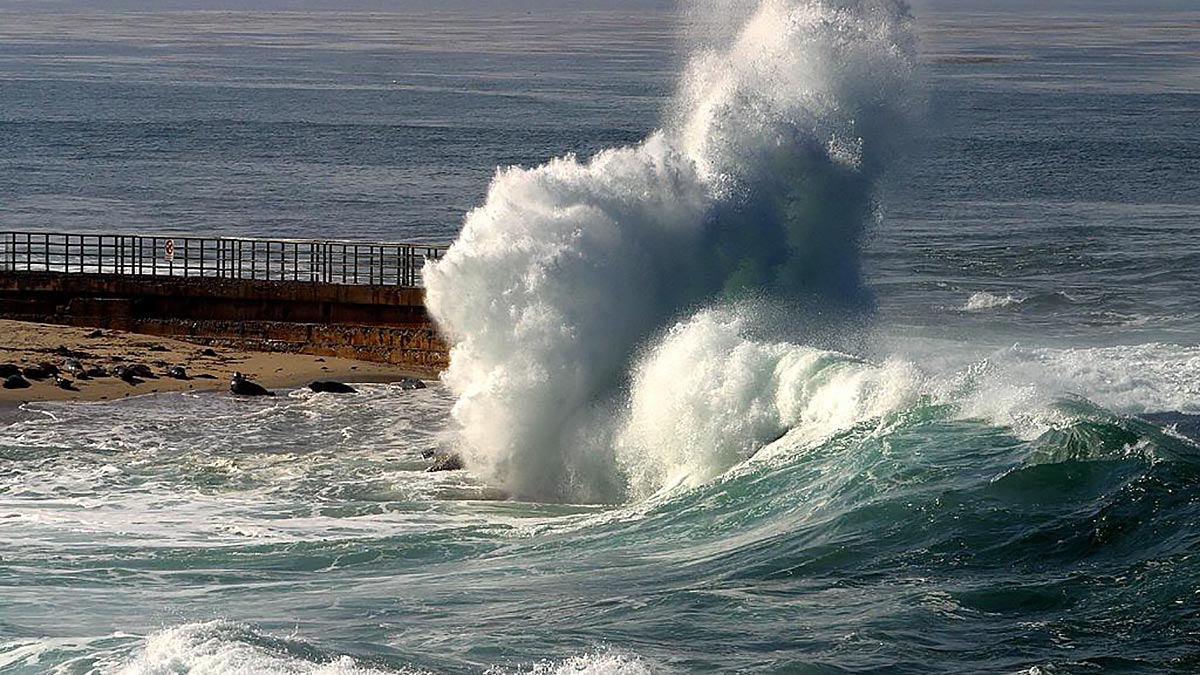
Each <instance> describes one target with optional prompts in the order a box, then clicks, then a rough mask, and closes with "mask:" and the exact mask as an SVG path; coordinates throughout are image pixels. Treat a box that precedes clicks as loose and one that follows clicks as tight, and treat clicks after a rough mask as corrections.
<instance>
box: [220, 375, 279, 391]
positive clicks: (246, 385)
mask: <svg viewBox="0 0 1200 675" xmlns="http://www.w3.org/2000/svg"><path fill="white" fill-rule="evenodd" d="M229 393H231V394H236V395H238V396H274V395H275V392H272V391H267V390H266V389H265V388H263V386H262V385H259V384H255V383H254V382H251V381H250V380H247V379H246V376H244V375H242V374H241V373H234V374H233V379H232V380H230V381H229Z"/></svg>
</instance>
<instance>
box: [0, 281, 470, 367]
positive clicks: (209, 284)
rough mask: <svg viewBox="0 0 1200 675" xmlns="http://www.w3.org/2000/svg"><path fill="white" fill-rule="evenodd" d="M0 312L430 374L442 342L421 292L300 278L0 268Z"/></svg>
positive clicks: (443, 358)
mask: <svg viewBox="0 0 1200 675" xmlns="http://www.w3.org/2000/svg"><path fill="white" fill-rule="evenodd" d="M0 317H2V318H7V319H19V320H25V321H41V322H44V323H61V324H68V325H75V326H95V327H99V328H114V329H119V330H128V331H133V332H137V333H146V334H149V335H161V336H165V337H174V338H182V339H187V340H191V341H195V342H200V343H204V344H221V345H225V346H229V347H235V348H239V349H251V350H259V351H287V352H300V353H305V354H317V355H323V356H343V357H348V358H356V359H361V360H365V361H379V362H386V363H395V364H401V365H407V366H412V367H414V368H418V369H421V370H424V371H437V370H440V369H442V368H444V367H445V365H446V362H447V350H446V346H445V344H444V343H442V341H441V340H440V339H439V338H438V337H437V334H436V331H435V330H434V327H433V324H432V322H431V321H430V320H429V317H428V314H427V313H426V311H425V303H424V293H423V291H421V289H414V288H398V287H394V286H366V285H361V286H350V285H338V284H313V283H307V282H279V281H250V280H234V279H205V278H195V277H191V278H183V277H177V278H163V277H145V276H117V275H105V274H62V273H51V272H0Z"/></svg>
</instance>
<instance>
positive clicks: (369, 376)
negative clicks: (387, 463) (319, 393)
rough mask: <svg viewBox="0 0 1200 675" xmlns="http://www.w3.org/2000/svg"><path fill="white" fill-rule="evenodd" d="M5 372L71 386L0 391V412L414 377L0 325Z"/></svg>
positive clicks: (323, 360) (345, 362)
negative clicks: (249, 386)
mask: <svg viewBox="0 0 1200 675" xmlns="http://www.w3.org/2000/svg"><path fill="white" fill-rule="evenodd" d="M71 360H74V361H76V362H78V363H79V364H80V365H82V366H83V368H84V369H85V370H89V369H90V370H93V372H97V371H99V370H103V371H105V373H106V374H105V375H104V376H93V377H87V378H82V377H79V375H78V374H77V373H75V372H68V369H67V366H68V362H69V361H71ZM4 364H12V365H15V366H17V367H18V368H20V369H22V370H24V369H26V368H31V367H38V366H41V365H42V364H48V365H50V366H53V367H55V368H57V369H59V370H60V371H62V373H61V376H62V377H63V378H64V379H66V380H69V381H70V386H69V388H62V387H60V386H59V384H58V383H57V382H56V381H55V378H54V377H53V376H50V377H46V378H44V379H40V380H39V379H33V378H29V377H26V378H25V379H26V381H28V382H29V384H30V386H29V387H28V388H23V389H0V406H9V405H18V404H20V403H24V402H30V401H71V400H77V401H103V400H112V399H120V398H128V397H130V396H141V395H145V394H154V393H165V392H173V391H188V390H203V389H226V388H227V387H228V386H229V379H230V376H231V375H232V374H233V373H234V372H235V371H239V372H241V373H243V374H244V375H245V376H246V377H247V378H249V379H250V380H252V381H254V382H257V383H259V384H261V385H263V386H264V387H267V388H269V389H280V390H286V389H289V388H294V387H300V386H304V385H307V384H308V383H309V382H312V381H314V380H334V381H339V382H391V381H394V380H398V379H400V378H402V377H406V376H408V377H418V376H419V375H418V374H417V373H414V372H412V371H411V370H406V369H404V368H401V367H397V366H391V365H387V364H382V363H369V362H363V361H353V360H350V359H342V358H336V357H331V356H324V357H322V356H311V355H306V354H284V353H265V352H241V351H234V350H229V349H222V348H208V347H204V346H201V345H196V344H192V343H189V342H182V341H179V340H172V339H169V338H160V337H154V336H148V335H139V334H136V333H126V332H123V331H115V330H98V329H92V328H79V327H74V326H57V325H50V324H42V323H28V322H22V321H9V320H0V366H2V365H4ZM119 366H124V367H126V368H135V367H137V366H145V367H146V368H147V369H148V370H149V374H148V375H143V376H138V377H135V378H130V381H126V380H122V379H120V378H119V377H115V376H113V375H112V374H111V373H112V371H113V370H114V369H116V368H117V367H119ZM173 366H182V367H183V368H184V369H185V372H186V375H187V378H188V379H175V378H172V377H170V376H168V375H167V371H168V369H169V368H171V367H173ZM142 372H143V373H144V372H146V371H145V370H142ZM425 377H428V376H427V375H426V376H425Z"/></svg>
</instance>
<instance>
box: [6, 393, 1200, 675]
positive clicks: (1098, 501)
mask: <svg viewBox="0 0 1200 675" xmlns="http://www.w3.org/2000/svg"><path fill="white" fill-rule="evenodd" d="M369 389H370V390H369V392H368V394H367V396H366V398H367V401H368V403H367V404H366V405H365V408H364V407H363V403H362V402H361V401H360V402H359V405H357V406H347V405H345V404H344V403H339V402H337V401H336V399H333V398H331V397H328V396H313V397H310V396H306V395H301V394H296V395H294V396H293V397H291V398H288V399H285V400H283V401H280V402H274V403H267V404H258V403H250V404H246V403H245V402H234V401H230V400H228V399H223V398H220V397H216V396H192V397H187V396H179V397H159V398H152V399H145V400H138V401H130V402H125V403H121V404H105V405H95V406H55V405H42V406H38V407H37V410H38V411H39V417H38V418H36V419H33V420H28V421H25V422H18V423H16V424H14V425H10V426H9V427H7V428H5V429H4V430H3V433H2V435H0V453H2V456H3V458H4V461H5V471H4V474H3V477H2V480H3V483H0V512H2V513H3V516H4V517H3V518H2V519H0V529H2V530H3V534H4V541H5V542H6V543H5V544H4V547H3V549H2V550H0V555H2V556H3V562H2V563H0V585H2V586H3V588H4V595H5V601H6V610H5V612H4V615H3V618H2V619H0V672H4V673H35V672H36V673H40V672H62V673H77V672H78V673H86V672H121V673H167V672H170V673H175V672H193V673H218V672H220V673H228V672H238V673H242V672H244V673H373V672H385V673H393V672H483V671H487V670H488V669H492V670H491V671H490V672H579V671H583V672H638V673H640V672H702V671H707V672H712V671H734V670H751V671H758V672H883V671H886V672H899V673H906V672H912V673H917V672H921V673H928V672H945V673H958V672H1025V671H1029V670H1030V669H1031V668H1040V669H1042V672H1090V671H1092V670H1094V669H1096V668H1100V669H1104V670H1115V671H1119V672H1139V671H1145V672H1189V671H1190V670H1194V668H1195V667H1196V665H1197V660H1196V658H1197V657H1196V655H1195V649H1194V645H1193V642H1192V641H1191V640H1190V638H1189V637H1188V636H1190V635H1193V634H1194V631H1195V630H1196V628H1197V625H1196V617H1195V613H1194V612H1193V611H1192V607H1193V606H1194V603H1193V596H1194V589H1195V584H1196V582H1197V579H1198V575H1200V569H1197V567H1196V563H1195V560H1194V555H1192V553H1193V551H1194V547H1195V543H1196V542H1195V534H1194V532H1192V528H1191V523H1192V522H1194V519H1195V518H1196V517H1197V515H1198V514H1197V506H1196V504H1197V502H1198V499H1197V498H1198V496H1200V491H1198V479H1200V471H1198V468H1200V466H1198V464H1197V452H1198V451H1200V449H1198V448H1197V446H1196V445H1195V444H1194V443H1193V442H1192V441H1190V440H1188V439H1187V438H1186V437H1184V436H1182V435H1180V434H1178V433H1177V432H1176V431H1175V430H1174V429H1178V428H1185V429H1186V427H1187V421H1188V420H1189V419H1190V418H1189V417H1187V416H1176V417H1175V418H1174V419H1172V420H1168V421H1169V422H1170V426H1169V427H1167V428H1164V427H1163V426H1159V425H1156V424H1152V423H1150V422H1148V421H1145V420H1142V419H1138V418H1135V417H1129V416H1123V415H1118V414H1114V413H1111V412H1107V411H1105V410H1104V409H1102V408H1100V407H1097V406H1095V405H1092V404H1090V403H1087V402H1085V401H1082V400H1079V399H1062V400H1059V401H1057V402H1056V403H1054V404H1053V405H1052V406H1050V409H1049V412H1051V413H1053V416H1054V417H1055V418H1056V419H1057V420H1058V423H1057V424H1055V425H1054V426H1053V427H1050V428H1048V429H1047V430H1046V431H1044V432H1043V433H1041V434H1039V435H1036V436H1031V437H1026V438H1022V437H1019V436H1017V435H1015V434H1014V433H1013V430H1012V428H1011V427H1007V426H998V425H995V424H992V423H989V422H985V421H983V420H980V419H971V418H963V417H962V416H961V414H960V411H959V410H957V409H956V408H955V406H953V405H946V404H934V403H932V402H930V401H929V400H923V401H918V402H917V403H915V404H914V405H912V406H909V407H907V408H904V409H901V410H897V411H895V412H893V413H890V414H887V415H884V416H882V417H879V418H873V419H870V420H865V421H863V422H861V423H858V424H856V425H853V426H852V427H850V428H847V429H843V430H841V431H838V432H836V433H834V434H831V435H829V436H827V437H825V438H821V439H817V440H805V439H804V437H803V435H802V434H798V433H796V432H792V433H789V434H787V435H785V436H783V437H782V438H780V439H779V440H777V441H775V442H774V443H772V444H770V445H768V446H767V447H765V448H764V449H762V450H761V451H760V452H759V453H758V454H757V455H755V456H754V458H752V459H751V460H749V461H746V462H743V463H741V464H739V465H737V466H735V467H734V468H733V469H731V470H730V471H728V472H726V473H724V474H723V475H721V476H719V477H717V478H715V479H713V480H711V481H709V482H706V483H703V484H701V485H699V486H697V487H691V488H686V487H678V488H676V489H674V490H670V491H666V492H661V493H659V494H657V495H655V496H653V497H651V498H649V499H646V500H642V501H637V502H632V503H629V504H625V505H620V506H590V507H587V506H571V505H542V504H534V503H518V502H507V501H489V500H487V499H486V498H487V497H489V496H491V495H490V494H489V493H488V492H487V491H486V488H485V487H484V486H482V485H481V484H479V483H476V482H474V481H473V480H472V479H470V478H469V477H462V476H452V475H451V476H447V475H441V476H439V475H435V474H426V473H423V472H422V471H420V470H419V469H420V468H421V465H420V463H419V461H418V460H417V459H416V457H415V455H416V453H417V450H416V449H415V448H417V447H419V445H418V444H415V443H413V442H412V441H413V437H411V436H406V434H408V433H410V429H408V428H406V427H408V424H407V422H406V418H405V416H403V415H402V416H401V422H400V423H399V424H397V425H396V427H395V428H385V427H382V426H381V427H377V428H375V429H368V428H364V426H363V425H362V422H363V421H364V420H366V419H370V418H371V417H372V415H373V413H372V410H373V409H374V410H378V409H379V408H381V407H391V408H395V407H397V406H399V405H401V404H403V405H405V406H406V408H407V409H408V410H410V411H413V413H412V415H413V418H412V421H416V420H417V419H421V420H422V421H424V422H425V423H432V424H433V425H436V420H437V415H436V414H435V411H437V410H441V412H440V413H438V414H440V415H441V416H442V419H444V417H445V408H444V403H445V397H446V396H447V394H445V393H444V392H443V391H441V390H440V389H438V388H434V389H432V390H430V391H428V392H424V393H422V392H415V393H414V392H400V391H398V390H396V391H393V390H391V389H389V388H387V387H374V388H369ZM201 409H204V410H209V411H210V412H215V413H216V414H213V415H211V416H210V417H211V418H212V419H211V420H210V421H198V420H200V416H199V415H198V414H192V415H188V416H182V415H181V414H180V413H184V412H188V411H191V412H192V413H198V412H199V410H201ZM421 410H424V412H423V413H422V412H420V411H421ZM222 411H229V412H231V413H236V414H237V417H236V418H223V417H222V415H221V412H222ZM422 415H427V416H425V417H422ZM239 419H240V420H241V421H240V422H239V421H235V420H239ZM170 420H177V422H175V424H176V425H177V426H174V427H173V426H172V423H171V421H170ZM304 420H308V421H307V422H305V421H304ZM305 424H312V425H316V426H319V427H320V428H327V429H334V428H338V427H339V426H342V428H345V429H349V430H353V431H352V432H350V433H349V435H350V436H351V438H350V439H346V440H342V441H331V442H330V443H329V445H328V446H326V447H320V446H318V445H316V444H313V443H308V442H303V441H301V440H300V439H301V438H302V435H303V434H304V433H305V430H304V429H303V428H294V429H293V431H292V432H291V433H287V434H285V433H282V432H278V430H281V429H283V428H284V427H285V426H296V425H299V426H300V427H303V425H305ZM197 427H199V428H197ZM114 428H115V429H117V430H123V431H119V432H113V433H110V434H109V437H108V438H104V435H105V432H104V429H114ZM185 429H186V431H185ZM254 429H260V430H263V429H265V430H276V432H269V431H268V432H267V433H263V434H261V435H255V434H254V433H252V432H251V430H254ZM155 431H156V432H157V433H154V432H155ZM401 439H403V440H401ZM114 445H115V446H119V449H117V447H114Z"/></svg>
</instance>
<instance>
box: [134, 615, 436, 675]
mask: <svg viewBox="0 0 1200 675" xmlns="http://www.w3.org/2000/svg"><path fill="white" fill-rule="evenodd" d="M283 647H284V643H283V642H282V641H279V640H272V639H269V638H265V637H264V636H261V635H258V634H257V633H255V632H253V631H251V630H250V629H248V628H245V627H243V626H239V625H237V624H232V623H229V622H225V621H209V622H205V623H189V624H184V625H181V626H175V627H172V628H167V629H165V630H162V631H159V632H157V633H154V634H152V635H150V636H149V637H147V638H146V640H145V643H144V644H143V645H142V647H141V648H140V649H139V650H138V652H137V654H136V655H135V656H133V657H132V658H130V659H129V660H127V661H126V662H124V663H122V664H120V665H119V666H118V667H117V668H116V669H115V671H114V672H115V673H116V674H117V675H168V674H170V673H190V674H191V675H375V674H381V673H390V674H391V675H396V674H397V673H411V674H414V675H415V673H417V672H420V671H416V670H407V669H404V670H387V671H383V670H376V669H373V668H368V667H365V666H363V665H360V664H359V663H357V662H355V661H354V659H352V658H350V657H348V656H341V657H334V658H331V659H329V660H328V661H325V662H313V661H309V660H305V659H301V658H298V657H295V656H291V655H289V654H287V652H286V651H285V650H284V649H283Z"/></svg>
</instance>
